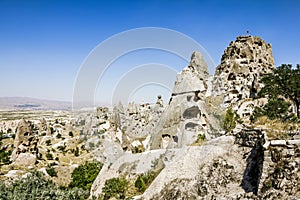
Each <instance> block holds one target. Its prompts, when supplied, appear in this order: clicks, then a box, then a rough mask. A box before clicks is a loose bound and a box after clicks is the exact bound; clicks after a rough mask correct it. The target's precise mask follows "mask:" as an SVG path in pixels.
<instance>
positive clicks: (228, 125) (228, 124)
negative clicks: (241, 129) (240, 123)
mask: <svg viewBox="0 0 300 200" xmlns="http://www.w3.org/2000/svg"><path fill="white" fill-rule="evenodd" d="M235 126H236V114H235V112H233V110H232V108H229V109H228V110H227V112H226V115H225V120H224V124H223V128H224V130H225V131H226V132H229V131H231V130H232V129H234V128H235Z"/></svg>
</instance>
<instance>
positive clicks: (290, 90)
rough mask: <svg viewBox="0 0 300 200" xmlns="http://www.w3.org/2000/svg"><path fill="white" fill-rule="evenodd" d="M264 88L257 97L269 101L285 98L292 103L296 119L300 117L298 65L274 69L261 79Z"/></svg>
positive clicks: (299, 70) (299, 66)
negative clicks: (263, 97)
mask: <svg viewBox="0 0 300 200" xmlns="http://www.w3.org/2000/svg"><path fill="white" fill-rule="evenodd" d="M261 82H262V83H263V84H264V87H263V88H262V89H261V91H260V92H259V96H267V97H268V98H269V99H276V98H279V97H285V98H286V99H289V100H291V101H292V102H293V104H294V106H295V109H296V114H297V117H298V118H299V117H300V113H299V106H300V65H297V66H296V68H293V67H292V65H285V64H283V65H281V66H279V67H277V68H275V69H274V71H273V73H270V74H266V75H265V76H263V77H262V79H261Z"/></svg>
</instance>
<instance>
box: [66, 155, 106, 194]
mask: <svg viewBox="0 0 300 200" xmlns="http://www.w3.org/2000/svg"><path fill="white" fill-rule="evenodd" d="M102 166H103V164H102V163H100V162H96V161H94V162H87V163H85V164H84V165H80V166H79V167H77V168H76V169H74V171H73V172H72V182H71V183H70V185H69V186H70V187H72V188H73V187H78V188H83V189H85V190H89V189H90V188H91V187H92V184H93V182H94V180H95V179H96V177H97V176H98V174H99V172H100V170H101V168H102Z"/></svg>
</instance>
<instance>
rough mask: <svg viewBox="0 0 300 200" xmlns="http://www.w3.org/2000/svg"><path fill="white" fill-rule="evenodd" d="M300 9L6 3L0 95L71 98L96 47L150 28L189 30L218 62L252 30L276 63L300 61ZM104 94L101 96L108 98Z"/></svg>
mask: <svg viewBox="0 0 300 200" xmlns="http://www.w3.org/2000/svg"><path fill="white" fill-rule="evenodd" d="M299 8H300V1H297V0H282V1H279V0H278V1H276V0H260V1H259V0H252V1H240V0H239V1H230V0H228V1H209V0H207V1H206V0H203V1H202V0H198V1H196V0H194V1H193V0H181V1H177V0H173V1H172V0H161V1H155V0H153V1H149V0H139V1H137V0H136V1H135V0H131V1H130V0H129V1H91V0H90V1H88V0H87V1H76V0H74V1H64V0H61V1H56V0H51V1H50V0H49V1H48V0H40V1H34V0H28V1H21V0H20V1H14V0H0V73H1V79H0V96H28V97H36V98H44V99H57V100H71V99H72V92H73V85H74V82H75V79H76V75H77V73H78V70H79V68H80V65H81V64H82V62H83V61H84V59H85V58H86V57H87V56H88V54H89V52H90V51H91V50H92V49H93V48H94V47H96V46H97V45H98V44H99V43H100V42H102V41H103V40H105V39H107V38H109V37H111V36H112V35H114V34H117V33H120V32H122V31H126V30H128V29H133V28H140V27H149V26H150V27H163V28H169V29H173V30H176V31H179V32H181V33H184V34H186V35H188V36H189V37H191V38H193V39H195V40H196V41H197V42H198V43H199V44H201V45H202V46H203V47H204V48H205V49H206V50H207V52H208V53H209V54H210V55H211V57H212V58H213V60H214V61H215V63H216V64H218V63H219V62H220V58H221V56H222V53H223V51H224V49H225V48H226V47H227V46H228V44H229V43H230V41H232V40H235V38H236V37H237V36H238V35H243V34H245V32H246V30H249V31H250V33H251V35H258V36H260V37H262V38H263V39H264V40H265V41H267V42H269V43H271V44H272V46H273V55H274V57H275V64H276V65H280V64H282V63H292V64H297V63H300V57H299V55H300V40H299V35H300V20H299V19H300V12H299ZM145 54H147V53H145ZM152 56H153V58H152V61H153V62H154V61H155V62H159V61H162V60H165V61H166V63H168V64H169V65H172V67H174V69H176V70H177V71H180V70H181V69H182V68H184V67H185V65H186V63H185V62H183V61H180V60H178V59H173V60H172V57H171V56H169V55H165V56H166V57H164V54H161V55H159V53H158V52H154V53H153V54H152ZM129 57H130V58H128V59H127V61H126V60H124V66H126V64H125V63H127V66H126V67H125V68H130V65H128V63H130V61H129V60H130V59H137V60H140V61H139V62H140V63H143V62H145V61H144V60H142V59H143V56H141V55H136V56H135V57H134V56H129ZM146 57H149V55H147V56H146ZM150 57H151V53H150ZM147 59H148V58H147ZM150 60H151V59H148V60H147V62H148V61H150ZM121 68H122V66H115V68H114V69H111V72H110V74H108V75H107V77H110V78H108V79H110V80H114V79H115V80H118V78H119V77H120V76H121V74H120V73H119V72H120V71H122V69H121ZM101 87H103V86H101ZM101 87H99V88H101ZM152 90H153V88H152ZM104 96H105V95H104ZM104 96H103V94H102V96H101V95H99V98H98V101H103V102H104V101H107V99H105V98H104ZM102 98H103V99H102ZM139 98H140V97H139Z"/></svg>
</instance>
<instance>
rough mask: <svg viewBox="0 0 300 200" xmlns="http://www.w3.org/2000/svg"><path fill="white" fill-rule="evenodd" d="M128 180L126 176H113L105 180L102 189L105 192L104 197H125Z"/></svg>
mask: <svg viewBox="0 0 300 200" xmlns="http://www.w3.org/2000/svg"><path fill="white" fill-rule="evenodd" d="M127 186H128V181H127V180H126V179H125V177H121V178H112V179H109V180H106V181H105V185H104V187H103V189H102V191H103V193H104V199H110V198H113V197H114V198H116V199H125V197H126V195H125V193H126V190H127Z"/></svg>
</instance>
